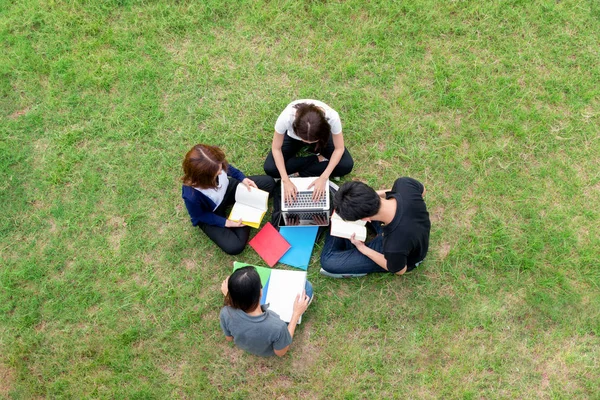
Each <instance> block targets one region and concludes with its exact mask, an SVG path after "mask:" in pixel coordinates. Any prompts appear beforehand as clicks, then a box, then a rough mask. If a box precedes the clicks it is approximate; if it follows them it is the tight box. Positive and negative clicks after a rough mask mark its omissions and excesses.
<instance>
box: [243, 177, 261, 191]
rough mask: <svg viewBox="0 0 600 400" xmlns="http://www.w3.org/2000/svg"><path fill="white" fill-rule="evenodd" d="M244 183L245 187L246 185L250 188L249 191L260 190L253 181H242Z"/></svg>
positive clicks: (246, 179)
mask: <svg viewBox="0 0 600 400" xmlns="http://www.w3.org/2000/svg"><path fill="white" fill-rule="evenodd" d="M242 183H243V184H244V185H246V187H247V188H248V191H250V188H251V187H253V188H257V189H258V186H256V183H254V181H253V180H252V179H248V178H244V180H243V181H242Z"/></svg>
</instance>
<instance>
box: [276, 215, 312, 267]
mask: <svg viewBox="0 0 600 400" xmlns="http://www.w3.org/2000/svg"><path fill="white" fill-rule="evenodd" d="M318 231H319V227H318V226H282V227H280V228H279V233H281V236H283V237H284V238H285V240H287V242H288V243H289V244H290V245H291V246H292V247H291V248H290V249H289V250H288V251H287V252H286V253H285V254H284V255H283V257H281V258H280V259H279V262H280V263H283V264H287V265H289V266H291V267H295V268H300V269H303V270H305V271H306V270H307V269H308V264H309V262H310V256H311V255H312V251H313V247H315V239H316V238H317V232H318Z"/></svg>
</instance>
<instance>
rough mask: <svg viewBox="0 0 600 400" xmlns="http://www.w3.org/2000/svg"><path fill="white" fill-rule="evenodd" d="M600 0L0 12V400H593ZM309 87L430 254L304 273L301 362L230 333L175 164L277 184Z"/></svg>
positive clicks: (355, 175)
mask: <svg viewBox="0 0 600 400" xmlns="http://www.w3.org/2000/svg"><path fill="white" fill-rule="evenodd" d="M599 38H600V3H599V2H598V0H582V1H575V0H566V1H558V0H556V1H555V0H547V1H546V0H544V1H521V0H507V1H466V0H465V1H461V0H454V1H450V0H449V1H431V0H414V1H391V0H390V1H364V0H362V1H358V0H348V1H319V0H313V1H309V0H306V1H268V0H264V1H230V2H225V1H223V2H219V1H216V0H206V1H198V2H194V1H185V0H183V1H172V2H166V1H163V0H156V1H135V0H131V1H129V0H105V1H94V0H87V1H84V0H71V1H63V0H47V1H41V0H40V1H36V0H22V1H8V0H0V49H1V51H0V187H1V190H0V204H1V209H2V217H1V218H0V239H1V243H0V259H1V263H0V398H15V399H29V398H42V397H48V398H111V399H112V398H127V399H146V398H156V399H164V398H239V399H247V398H250V399H271V398H286V399H287V398H305V399H314V398H324V399H327V398H331V399H338V398H343V399H372V398H432V399H434V398H530V399H537V398H565V399H572V398H599V396H600V395H599V392H598V388H599V387H600V367H599V364H600V338H599V335H600V286H599V285H600V268H599V267H600V262H599V260H600V239H599V237H600V228H599V226H600V162H599V160H600V128H599V127H600V51H599V48H600V47H599ZM296 98H316V99H320V100H323V101H325V102H326V103H328V104H329V105H331V106H332V107H333V108H335V109H336V110H337V111H338V112H339V113H340V116H341V118H342V123H343V126H344V134H345V135H344V136H345V141H346V145H347V147H348V148H349V150H350V151H351V153H352V155H353V157H354V160H355V169H354V171H353V172H352V174H350V175H349V176H348V177H346V178H345V179H346V180H349V179H360V180H363V181H366V182H368V183H369V184H370V185H372V186H374V187H376V188H377V189H379V188H385V187H389V186H390V185H391V183H392V182H393V181H394V179H396V178H397V177H399V176H404V175H408V176H411V177H414V178H416V179H418V180H420V181H421V182H423V183H424V184H425V186H426V187H427V197H426V201H427V204H428V207H429V211H430V215H431V220H432V232H431V245H430V251H429V255H428V257H427V261H426V262H425V263H424V264H423V265H422V266H421V267H420V268H418V269H417V270H416V271H415V272H413V273H410V274H407V275H406V276H402V277H395V276H389V275H373V276H368V277H366V278H360V279H351V280H333V279H328V278H325V277H322V276H320V275H319V273H318V270H319V254H320V250H321V247H322V242H320V243H317V245H316V247H315V251H314V253H313V258H312V261H311V265H310V267H309V270H308V275H309V279H310V280H311V281H312V282H313V284H314V287H315V293H316V298H315V301H314V302H313V304H312V305H311V307H310V309H309V311H308V312H307V314H306V315H305V317H304V318H303V322H302V325H300V327H299V329H298V330H297V331H296V337H295V340H294V343H293V345H292V350H291V352H290V353H289V354H288V355H287V356H286V357H284V358H283V359H262V358H257V357H255V356H252V355H249V354H246V353H243V352H242V351H240V350H238V349H237V348H235V347H233V346H232V345H231V344H230V343H227V342H226V341H225V340H224V337H223V334H222V332H221V331H220V328H219V321H218V313H219V310H220V307H221V306H222V295H221V294H220V291H219V287H220V282H221V281H222V280H223V279H224V278H225V277H226V276H227V275H228V274H229V273H230V271H231V268H232V262H233V261H234V260H240V261H244V262H249V263H255V264H258V265H264V264H263V263H262V261H261V260H260V258H259V257H258V256H257V254H256V253H255V252H254V251H253V250H252V249H251V248H247V249H246V250H245V251H244V253H242V254H241V255H239V256H236V257H231V256H226V255H224V254H223V253H222V252H220V250H219V249H218V248H217V247H216V246H215V245H214V244H212V243H211V242H210V241H209V240H207V238H206V237H204V236H203V234H201V232H200V231H199V230H198V229H196V228H193V227H192V226H191V224H190V222H189V218H188V215H187V212H186V210H185V207H184V206H183V202H182V199H181V183H180V176H181V161H182V159H183V156H184V154H185V153H186V151H187V150H188V149H189V148H190V147H191V146H192V145H194V144H196V143H200V142H205V143H210V144H213V145H218V146H221V147H222V148H224V149H225V151H226V154H227V155H228V160H229V161H230V162H231V163H232V164H233V165H235V166H237V167H239V168H240V169H242V170H243V171H244V172H246V173H247V174H249V175H251V174H259V173H261V172H262V163H263V160H264V157H265V156H266V154H267V152H268V150H269V148H270V141H271V138H272V134H273V126H274V123H275V120H276V118H277V116H278V115H279V113H280V112H281V110H283V108H284V107H285V106H286V105H287V104H288V102H290V101H291V100H294V99H296Z"/></svg>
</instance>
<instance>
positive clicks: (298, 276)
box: [265, 269, 306, 323]
mask: <svg viewBox="0 0 600 400" xmlns="http://www.w3.org/2000/svg"><path fill="white" fill-rule="evenodd" d="M305 284H306V271H287V270H283V269H273V270H271V276H270V277H269V287H268V290H267V297H266V299H265V303H266V304H269V310H272V311H275V312H276V313H277V314H278V315H279V318H281V320H282V321H284V322H290V320H291V319H292V313H293V311H294V302H295V301H296V295H298V294H300V296H302V292H303V291H304V286H305ZM301 320H302V318H300V319H299V320H298V323H300V321H301Z"/></svg>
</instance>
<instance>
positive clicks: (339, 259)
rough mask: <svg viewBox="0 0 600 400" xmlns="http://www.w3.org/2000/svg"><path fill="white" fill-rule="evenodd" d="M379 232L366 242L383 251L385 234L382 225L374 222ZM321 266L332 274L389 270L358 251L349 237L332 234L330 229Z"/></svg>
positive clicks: (322, 253) (378, 250)
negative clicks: (383, 234)
mask: <svg viewBox="0 0 600 400" xmlns="http://www.w3.org/2000/svg"><path fill="white" fill-rule="evenodd" d="M372 225H373V227H374V228H375V231H376V232H377V236H376V237H375V239H373V240H371V241H370V242H368V243H365V244H366V245H367V247H369V248H371V249H373V250H375V251H377V252H379V253H383V236H382V235H381V233H382V229H381V225H380V224H379V223H377V222H374V223H373V224H372ZM321 267H322V268H323V269H324V270H325V271H327V272H330V273H332V274H370V273H372V272H388V271H386V270H385V269H383V268H381V267H380V266H379V265H377V264H376V263H375V261H373V260H371V259H370V258H369V257H367V256H365V255H364V254H363V253H361V252H360V251H358V249H357V248H356V246H354V245H353V244H352V242H351V241H350V240H348V239H344V238H340V237H336V236H331V234H330V233H329V231H328V232H327V236H326V237H325V244H324V245H323V251H322V252H321Z"/></svg>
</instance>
